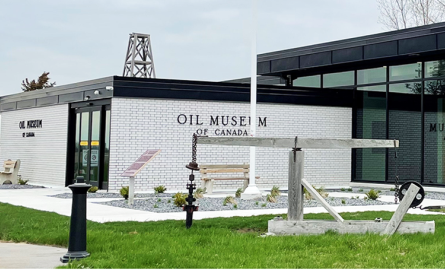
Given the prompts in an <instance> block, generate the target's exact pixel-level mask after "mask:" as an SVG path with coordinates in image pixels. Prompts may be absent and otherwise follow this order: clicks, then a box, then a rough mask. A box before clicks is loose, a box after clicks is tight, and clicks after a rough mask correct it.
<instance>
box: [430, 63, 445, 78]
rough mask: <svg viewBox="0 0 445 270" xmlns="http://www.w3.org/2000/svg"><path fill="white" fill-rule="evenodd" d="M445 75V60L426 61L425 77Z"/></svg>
mask: <svg viewBox="0 0 445 270" xmlns="http://www.w3.org/2000/svg"><path fill="white" fill-rule="evenodd" d="M442 76H445V60H436V61H430V62H425V78H431V77H442Z"/></svg>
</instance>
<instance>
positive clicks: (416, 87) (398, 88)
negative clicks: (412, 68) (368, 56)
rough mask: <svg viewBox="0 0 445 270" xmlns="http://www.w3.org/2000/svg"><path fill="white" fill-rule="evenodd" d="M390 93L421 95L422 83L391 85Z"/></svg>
mask: <svg viewBox="0 0 445 270" xmlns="http://www.w3.org/2000/svg"><path fill="white" fill-rule="evenodd" d="M389 92H392V93H402V94H416V95H417V94H419V95H420V93H422V83H420V82H418V83H417V82H416V83H412V82H411V83H396V84H390V85H389Z"/></svg>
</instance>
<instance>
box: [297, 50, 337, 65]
mask: <svg viewBox="0 0 445 270" xmlns="http://www.w3.org/2000/svg"><path fill="white" fill-rule="evenodd" d="M329 64H331V52H322V53H314V54H309V55H302V56H300V68H309V67H318V66H325V65H329Z"/></svg>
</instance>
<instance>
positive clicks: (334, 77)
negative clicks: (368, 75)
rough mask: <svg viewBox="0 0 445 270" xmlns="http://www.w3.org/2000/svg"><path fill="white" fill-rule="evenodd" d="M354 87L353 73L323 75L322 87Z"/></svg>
mask: <svg viewBox="0 0 445 270" xmlns="http://www.w3.org/2000/svg"><path fill="white" fill-rule="evenodd" d="M348 85H354V71H345V72H337V73H330V74H324V75H323V87H337V86H348Z"/></svg>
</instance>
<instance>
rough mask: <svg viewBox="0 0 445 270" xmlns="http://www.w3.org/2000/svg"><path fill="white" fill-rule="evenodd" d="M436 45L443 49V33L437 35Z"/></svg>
mask: <svg viewBox="0 0 445 270" xmlns="http://www.w3.org/2000/svg"><path fill="white" fill-rule="evenodd" d="M437 47H438V49H445V33H443V34H438V35H437Z"/></svg>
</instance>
